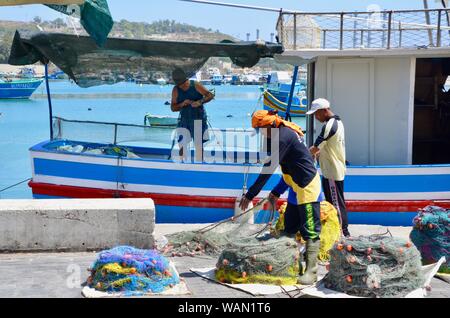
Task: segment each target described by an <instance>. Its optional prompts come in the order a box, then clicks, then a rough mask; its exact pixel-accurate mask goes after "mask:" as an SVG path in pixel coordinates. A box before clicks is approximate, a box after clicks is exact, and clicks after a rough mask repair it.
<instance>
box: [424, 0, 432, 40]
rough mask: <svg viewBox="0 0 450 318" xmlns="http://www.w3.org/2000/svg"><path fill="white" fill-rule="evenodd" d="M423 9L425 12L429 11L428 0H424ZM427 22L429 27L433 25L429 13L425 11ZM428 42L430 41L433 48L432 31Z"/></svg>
mask: <svg viewBox="0 0 450 318" xmlns="http://www.w3.org/2000/svg"><path fill="white" fill-rule="evenodd" d="M423 7H424V8H425V10H428V0H423ZM425 21H426V23H427V24H428V25H430V24H431V21H430V12H429V11H425ZM428 40H429V41H430V46H433V32H432V31H431V29H428Z"/></svg>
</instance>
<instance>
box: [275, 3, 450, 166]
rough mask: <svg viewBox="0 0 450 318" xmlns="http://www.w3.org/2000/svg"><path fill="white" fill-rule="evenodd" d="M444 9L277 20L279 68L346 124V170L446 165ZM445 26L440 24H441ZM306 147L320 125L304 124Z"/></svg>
mask: <svg viewBox="0 0 450 318" xmlns="http://www.w3.org/2000/svg"><path fill="white" fill-rule="evenodd" d="M448 14H449V12H448V10H444V9H440V10H428V11H427V10H425V11H424V10H414V11H389V12H381V13H380V12H378V13H377V12H360V13H358V12H357V13H355V12H351V13H345V12H343V13H311V14H309V13H298V14H297V13H282V14H281V15H280V18H279V21H278V26H277V27H278V31H279V36H280V39H281V40H282V43H283V46H284V48H285V52H284V53H283V54H281V55H278V56H276V59H277V60H278V61H279V62H285V63H286V62H287V63H290V64H293V65H297V66H298V65H307V66H308V100H309V101H312V100H313V99H315V98H319V97H322V98H326V99H328V100H329V101H330V103H331V105H332V110H333V112H335V113H336V114H338V115H339V116H340V117H341V118H342V120H343V122H344V125H345V134H346V150H347V160H348V162H349V164H350V165H370V166H374V165H411V164H413V165H419V164H444V163H450V125H449V120H450V91H449V90H450V87H447V86H446V85H445V84H446V81H447V78H448V76H449V75H450V33H449V32H450V26H449V24H447V22H446V21H447V19H446V17H448ZM444 21H445V23H444ZM308 124H309V125H308V126H309V127H308V132H309V136H310V138H309V140H308V142H309V143H312V142H313V140H314V139H315V137H316V136H317V135H318V134H319V133H320V129H321V127H322V124H320V123H319V122H316V121H315V120H310V121H309V122H308Z"/></svg>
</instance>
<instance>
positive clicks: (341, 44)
mask: <svg viewBox="0 0 450 318" xmlns="http://www.w3.org/2000/svg"><path fill="white" fill-rule="evenodd" d="M343 48H344V12H341V29H340V39H339V49H340V50H342V49H343Z"/></svg>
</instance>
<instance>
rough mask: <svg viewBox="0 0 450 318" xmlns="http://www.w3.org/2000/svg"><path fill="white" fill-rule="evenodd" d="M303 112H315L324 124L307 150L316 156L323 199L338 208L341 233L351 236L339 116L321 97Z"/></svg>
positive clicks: (342, 128)
mask: <svg viewBox="0 0 450 318" xmlns="http://www.w3.org/2000/svg"><path fill="white" fill-rule="evenodd" d="M306 114H307V115H312V114H314V116H315V118H316V119H317V120H318V121H320V122H321V123H325V125H324V126H323V127H322V131H321V133H320V135H319V136H318V137H317V139H316V141H315V142H314V145H313V146H311V148H309V150H310V151H311V154H312V155H313V156H315V157H319V164H320V170H321V171H322V185H323V192H324V193H325V199H326V200H327V201H328V202H331V203H333V205H334V207H335V208H336V210H337V211H338V213H339V216H340V221H341V225H342V233H343V234H344V236H350V232H349V231H348V217H347V207H346V205H345V198H344V178H345V171H346V166H345V135H344V124H343V123H342V121H341V119H340V118H339V116H337V115H335V114H334V113H333V112H332V111H331V109H330V102H329V101H328V100H326V99H324V98H319V99H316V100H314V101H313V102H312V104H311V110H309V111H308V112H307V113H306Z"/></svg>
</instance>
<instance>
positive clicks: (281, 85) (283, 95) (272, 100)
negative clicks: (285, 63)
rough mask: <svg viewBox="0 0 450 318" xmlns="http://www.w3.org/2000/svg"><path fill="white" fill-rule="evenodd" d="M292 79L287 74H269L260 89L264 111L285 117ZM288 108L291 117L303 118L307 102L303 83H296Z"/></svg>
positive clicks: (278, 72) (276, 72) (277, 72)
mask: <svg viewBox="0 0 450 318" xmlns="http://www.w3.org/2000/svg"><path fill="white" fill-rule="evenodd" d="M291 83H292V79H291V76H290V75H289V73H288V72H282V71H275V72H271V73H269V75H268V77H267V83H266V84H265V85H263V86H261V87H260V90H261V91H262V94H263V105H264V109H266V110H277V111H278V114H279V115H280V116H282V117H285V116H286V111H287V108H288V106H287V105H288V100H289V95H290V91H291V86H292V85H291ZM293 92H294V95H293V96H292V102H291V106H290V111H289V114H290V116H291V117H302V116H305V113H306V110H307V106H308V101H307V99H306V95H305V83H304V82H302V83H299V82H296V83H295V86H294V90H293Z"/></svg>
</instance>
